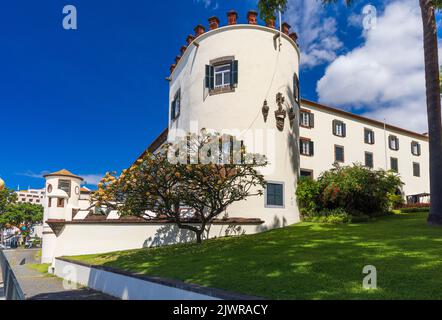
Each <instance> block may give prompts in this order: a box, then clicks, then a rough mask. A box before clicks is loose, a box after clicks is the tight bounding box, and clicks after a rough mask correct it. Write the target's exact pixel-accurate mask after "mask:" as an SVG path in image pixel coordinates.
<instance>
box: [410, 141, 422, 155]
mask: <svg viewBox="0 0 442 320" xmlns="http://www.w3.org/2000/svg"><path fill="white" fill-rule="evenodd" d="M411 154H413V155H414V156H420V155H421V145H420V143H419V142H416V141H413V142H412V143H411Z"/></svg>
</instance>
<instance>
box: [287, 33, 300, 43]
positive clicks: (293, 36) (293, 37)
mask: <svg viewBox="0 0 442 320" xmlns="http://www.w3.org/2000/svg"><path fill="white" fill-rule="evenodd" d="M289 37H290V38H291V39H292V40H293V41H295V42H296V40H298V34H297V33H296V32H292V33H290V34H289Z"/></svg>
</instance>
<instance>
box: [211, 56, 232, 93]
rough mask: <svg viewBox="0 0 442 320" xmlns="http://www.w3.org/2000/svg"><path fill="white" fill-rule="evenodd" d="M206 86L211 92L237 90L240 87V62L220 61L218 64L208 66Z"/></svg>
mask: <svg viewBox="0 0 442 320" xmlns="http://www.w3.org/2000/svg"><path fill="white" fill-rule="evenodd" d="M204 84H205V87H206V88H207V89H209V90H215V89H224V88H230V89H233V88H236V86H237V85H238V60H227V61H220V62H217V63H216V64H209V65H206V77H205V81H204ZM218 92H219V90H218Z"/></svg>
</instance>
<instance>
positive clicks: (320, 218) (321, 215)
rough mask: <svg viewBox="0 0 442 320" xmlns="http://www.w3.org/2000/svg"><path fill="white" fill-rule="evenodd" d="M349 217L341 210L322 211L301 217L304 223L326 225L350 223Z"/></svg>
mask: <svg viewBox="0 0 442 320" xmlns="http://www.w3.org/2000/svg"><path fill="white" fill-rule="evenodd" d="M351 219H352V218H351V216H350V215H349V214H348V213H347V212H345V211H344V210H343V209H340V208H339V209H334V210H322V211H320V212H311V213H310V214H309V215H305V216H304V217H303V220H304V221H310V222H318V223H327V224H344V223H350V222H351Z"/></svg>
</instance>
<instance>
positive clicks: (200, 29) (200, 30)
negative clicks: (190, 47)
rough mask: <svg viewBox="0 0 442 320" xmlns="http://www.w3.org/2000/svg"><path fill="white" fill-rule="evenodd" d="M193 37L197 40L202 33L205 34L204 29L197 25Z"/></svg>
mask: <svg viewBox="0 0 442 320" xmlns="http://www.w3.org/2000/svg"><path fill="white" fill-rule="evenodd" d="M194 30H195V37H196V38H198V37H199V36H200V35H202V34H203V33H204V32H206V29H205V28H204V27H203V26H202V25H200V24H199V25H197V26H196V27H195V29H194Z"/></svg>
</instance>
